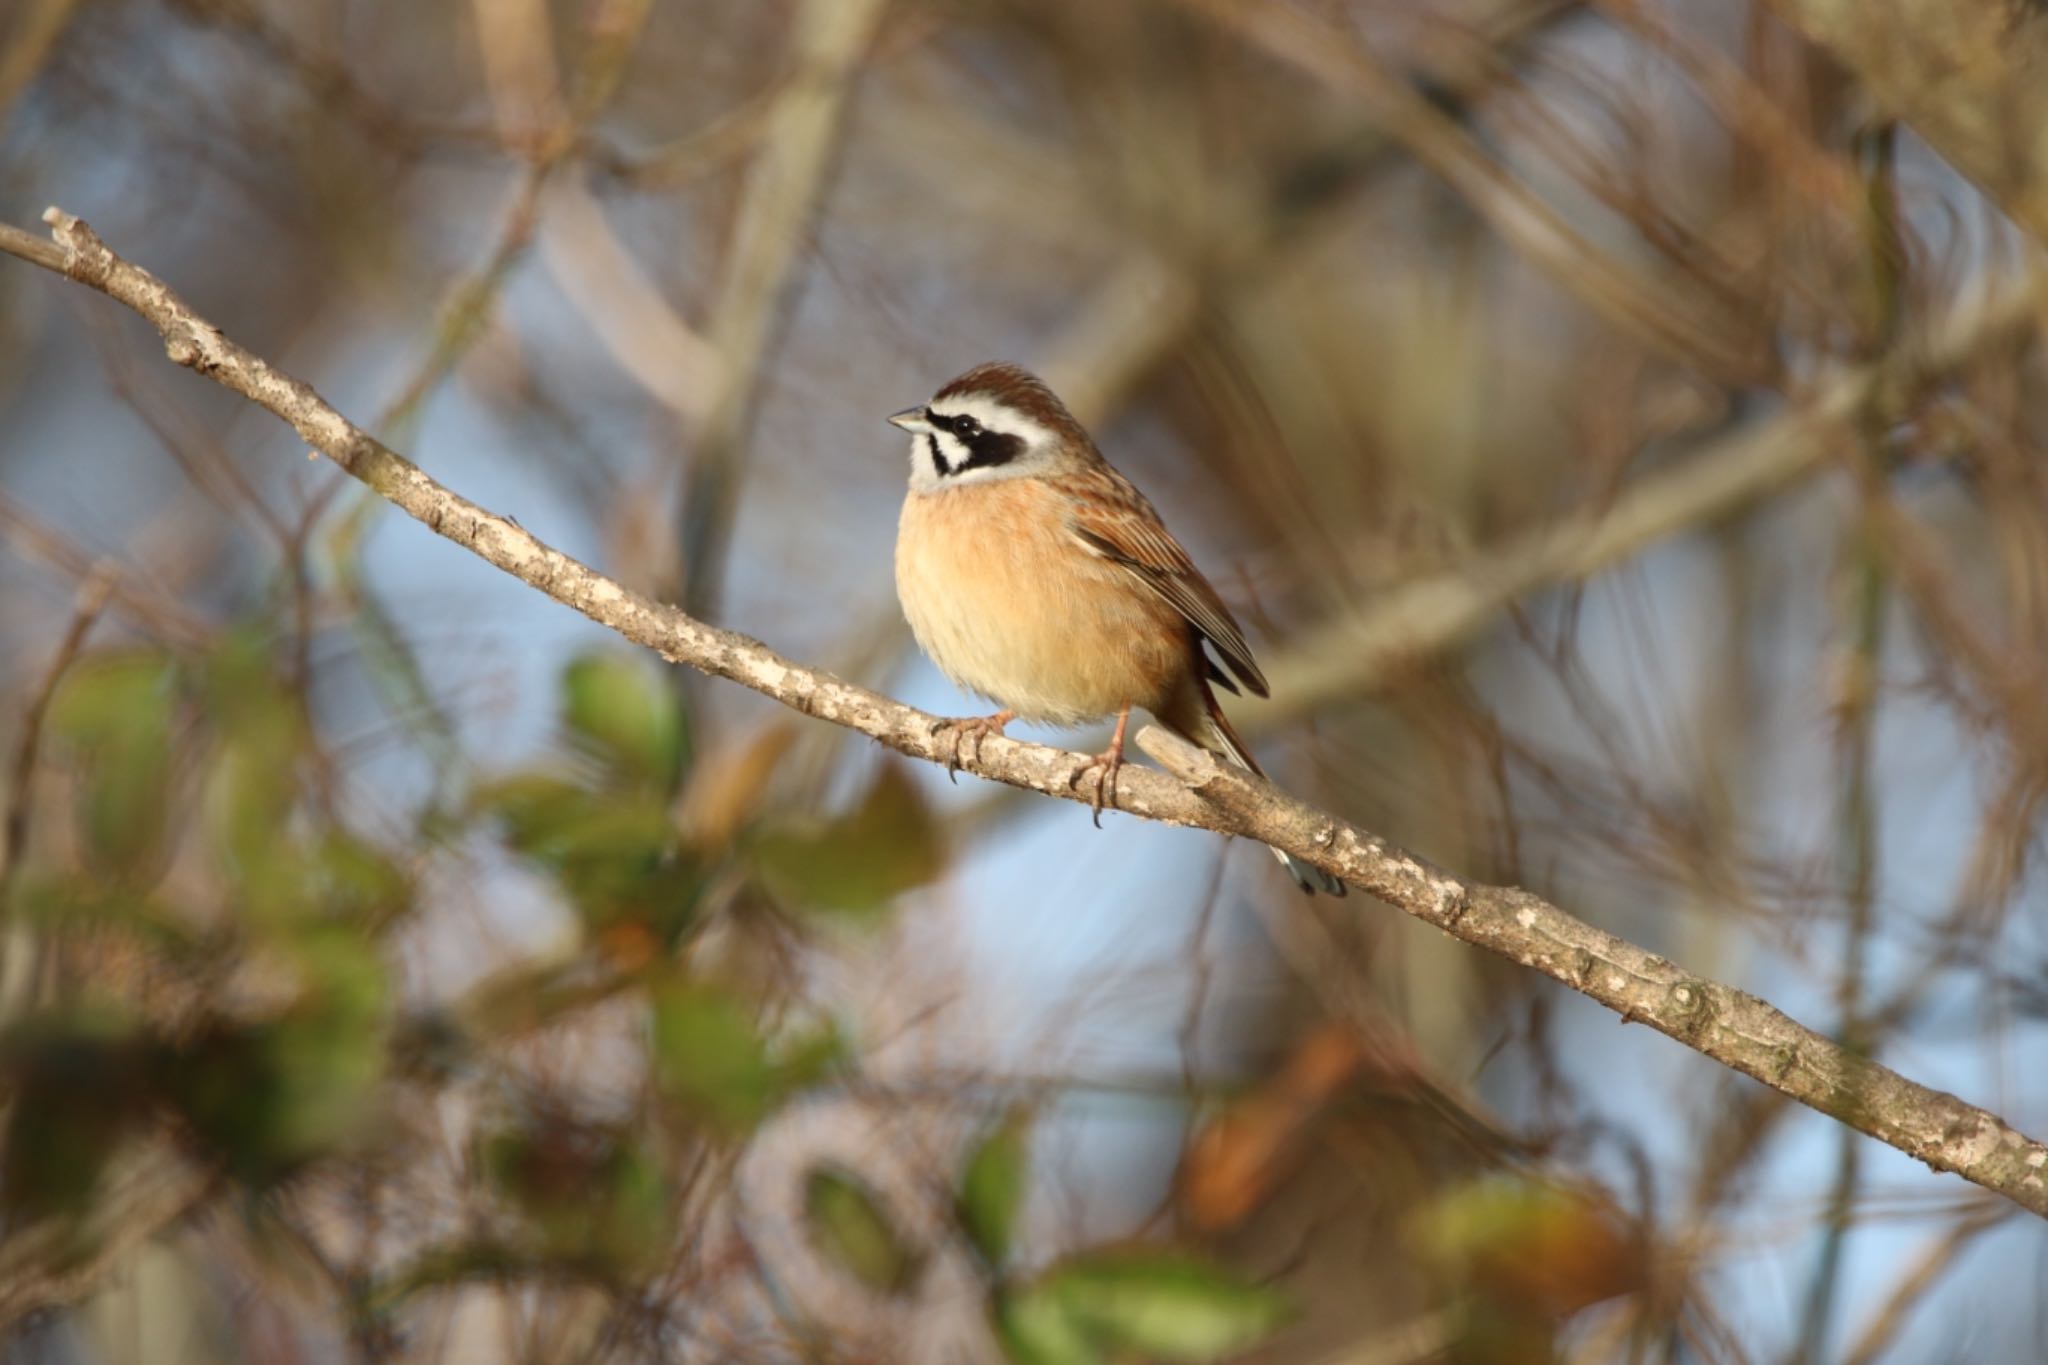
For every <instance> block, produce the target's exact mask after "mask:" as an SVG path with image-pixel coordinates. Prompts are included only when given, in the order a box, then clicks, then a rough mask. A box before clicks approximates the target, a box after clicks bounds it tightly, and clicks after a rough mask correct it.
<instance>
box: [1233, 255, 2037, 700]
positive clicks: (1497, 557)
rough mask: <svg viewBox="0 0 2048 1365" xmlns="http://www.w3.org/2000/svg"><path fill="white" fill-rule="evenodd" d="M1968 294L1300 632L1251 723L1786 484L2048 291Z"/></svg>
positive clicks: (2007, 285)
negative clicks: (1685, 451) (1620, 487)
mask: <svg viewBox="0 0 2048 1365" xmlns="http://www.w3.org/2000/svg"><path fill="white" fill-rule="evenodd" d="M1973 292H1974V293H1975V296H1976V297H1975V299H1974V301H1973V302H1966V303H1963V304H1959V305H1957V306H1956V307H1955V308H1953V309H1952V310H1951V311H1950V312H1949V314H1948V315H1947V316H1945V317H1944V318H1942V319H1941V320H1940V321H1939V322H1937V323H1934V324H1933V325H1931V326H1930V327H1928V328H1927V329H1926V330H1925V331H1924V332H1922V333H1918V334H1916V337H1915V339H1913V340H1911V341H1907V342H1902V343H1901V345H1900V347H1899V348H1898V350H1897V351H1895V352H1894V353H1893V354H1891V355H1890V356H1888V357H1887V358H1885V359H1884V360H1882V361H1879V362H1875V363H1872V364H1868V365H1858V366H1855V367H1852V368H1849V369H1846V370H1844V371H1842V372H1841V373H1839V374H1837V375H1834V376H1832V377H1830V378H1828V379H1827V380H1825V381H1823V382H1821V383H1819V384H1818V385H1816V386H1815V388H1814V391H1813V392H1812V393H1811V395H1809V396H1807V397H1806V398H1804V399H1802V400H1798V401H1797V402H1796V403H1795V405H1794V406H1792V407H1791V408H1789V409H1788V410H1787V411H1785V412H1783V413H1782V414H1780V415H1778V416H1776V417H1773V418H1772V419H1770V420H1769V421H1766V422H1763V423H1760V424H1757V425H1755V426H1753V427H1745V428H1743V429H1742V430H1740V431H1737V432H1735V433H1733V434H1731V435H1729V436H1727V437H1724V438H1721V439H1719V440H1716V441H1713V442H1711V443H1709V444H1708V445H1707V446H1705V447H1704V448H1702V449H1700V450H1697V451H1695V452H1694V453H1693V454H1691V455H1689V456H1687V457H1686V458H1684V459H1682V460H1679V461H1676V462H1674V463H1673V464H1672V465H1671V466H1670V467H1669V468H1666V469H1661V470H1659V471H1657V472H1656V473H1653V474H1648V475H1645V476H1644V477H1643V478H1641V479H1640V480H1637V481H1636V482H1634V483H1632V484H1631V485H1630V486H1629V487H1628V489H1627V491H1626V492H1624V493H1623V494H1622V495H1621V496H1620V497H1619V498H1618V499H1616V500H1615V501H1614V502H1613V503H1612V504H1611V505H1608V506H1606V507H1600V506H1588V507H1587V508H1586V509H1584V510H1583V511H1579V512H1577V513H1574V514H1572V515H1570V516H1567V517H1565V518H1563V519H1561V520H1559V521H1556V522H1553V523H1550V524H1546V525H1540V526H1536V527H1534V528H1532V529H1530V530H1527V531H1524V532H1521V533H1520V534H1517V535H1515V536H1512V537H1510V538H1509V539H1507V540H1506V541H1504V542H1503V543H1502V544H1500V545H1499V546H1498V547H1496V548H1494V549H1492V550H1490V551H1488V552H1487V553H1485V554H1482V555H1477V556H1474V557H1472V558H1470V559H1468V560H1467V561H1466V562H1465V563H1463V564H1460V565H1457V566H1455V567H1452V568H1449V569H1445V570H1444V571H1442V572H1441V573H1435V574H1431V575H1429V576H1427V577H1424V578H1418V579H1415V580H1414V581H1412V582H1408V583H1404V584H1401V585H1399V586H1397V587H1394V588H1391V589H1389V590H1387V591H1385V592H1381V593H1378V594H1376V595H1375V596H1374V597H1373V599H1372V600H1371V601H1370V602H1369V603H1366V604H1364V605H1363V606H1361V607H1360V608H1359V609H1358V610H1357V611H1354V612H1346V613H1343V614H1340V615H1338V616H1336V617H1334V618H1332V619H1331V620H1329V621H1327V622H1324V623H1322V624H1320V625H1318V626H1316V627H1314V628H1313V629H1312V630H1308V631H1305V632H1303V633H1302V634H1301V636H1300V637H1299V638H1298V639H1296V640H1295V641H1294V642H1293V643H1292V644H1290V645H1289V646H1288V648H1287V649H1285V650H1284V651H1282V652H1281V653H1280V654H1279V655H1278V656H1276V657H1275V658H1274V659H1273V660H1272V662H1271V663H1270V665H1269V666H1268V667H1267V669H1266V673H1267V675H1268V676H1269V677H1270V678H1272V680H1273V698H1274V700H1273V703H1272V705H1270V706H1265V707H1261V708H1260V710H1259V713H1258V715H1257V716H1256V717H1251V718H1249V719H1250V720H1251V722H1252V725H1253V728H1254V729H1262V728H1265V727H1267V726H1270V725H1278V724H1282V723H1284V722H1285V721H1287V720H1290V719H1293V718H1296V717H1299V716H1301V715H1305V714H1308V713H1310V712H1312V711H1315V710H1317V709H1318V708H1320V707H1323V706H1327V705H1328V704H1329V703H1330V702H1332V701H1334V700H1336V699H1338V698H1340V697H1346V696H1355V695H1357V694H1358V693H1359V692H1361V691H1366V690H1369V689H1371V688H1373V687H1375V686H1376V685H1378V684H1379V683H1380V682H1381V681H1382V680H1383V679H1384V678H1385V677H1386V676H1387V675H1388V674H1389V673H1391V672H1393V671H1394V670H1396V669H1398V668H1400V667H1402V666H1404V665H1405V664H1408V663H1411V662H1412V661H1414V660H1416V659H1421V658H1426V657H1428V656H1430V655H1432V654H1434V653H1437V652H1438V651H1441V650H1443V649H1446V648H1449V647H1450V646H1452V645H1454V644H1456V643H1457V642H1458V641H1460V640H1462V639H1464V638H1465V637H1467V636H1468V635H1470V634H1472V633H1473V632H1475V631H1476V630H1478V629H1479V628H1480V627H1482V626H1484V625H1485V624H1486V623H1487V622H1489V621H1491V620H1493V619H1494V617H1495V616H1496V615H1498V614H1499V613H1500V612H1501V611H1502V610H1503V609H1504V608H1506V607H1507V606H1508V605H1509V604H1511V603H1513V602H1514V601H1516V600H1517V599H1518V598H1521V597H1524V596H1526V595H1527V594H1529V593H1531V592H1534V591H1536V590H1538V589H1541V588H1545V587H1550V586H1553V585H1556V584H1560V583H1572V582H1578V581H1580V580H1582V579H1586V578H1590V577H1591V576H1593V575H1594V574H1595V573H1598V572H1599V571H1600V570H1602V569H1604V568H1606V567H1608V566H1609V565H1612V564H1615V563H1617V562H1619V561H1621V560H1623V559H1626V558H1627V557H1629V556H1630V555H1633V554H1635V553H1637V552H1638V551H1640V550H1642V549H1644V548H1645V547H1647V546H1650V545H1654V544H1656V543H1657V542H1659V541H1661V540H1664V539H1666V538H1668V537H1670V536H1672V535H1675V534H1677V533H1679V532H1681V531H1687V530H1692V529H1695V528H1698V527H1701V526H1704V525H1706V524H1708V523H1710V522H1712V521H1713V520H1715V519H1716V518H1717V517H1721V516H1725V515H1727V514H1729V513H1731V512H1734V511H1736V510H1738V509H1740V508H1742V507H1745V506H1747V505H1749V504H1751V503H1753V502H1755V501H1756V500H1757V499H1758V498H1761V497H1763V496H1764V495H1766V494H1768V493H1770V492H1772V491H1774V490H1776V489H1779V488H1782V487H1784V486H1785V485H1786V484H1788V483H1791V482H1793V481H1794V480H1796V479H1798V478H1800V477H1801V476H1803V475H1805V474H1808V473H1810V472H1811V471H1812V470H1813V469H1814V468H1815V467H1816V466H1818V465H1820V464H1821V463H1822V462H1823V461H1824V460H1825V459H1826V458H1827V455H1828V452H1829V451H1830V450H1831V449H1833V448H1834V447H1835V444H1836V443H1837V442H1838V441H1840V440H1841V439H1843V438H1845V437H1847V436H1850V435H1852V434H1854V433H1855V431H1856V429H1857V422H1858V420H1859V419H1860V418H1863V417H1865V415H1866V414H1868V412H1869V410H1870V406H1871V403H1872V401H1873V399H1874V398H1877V397H1879V396H1881V395H1886V396H1888V395H1896V394H1898V393H1902V392H1907V391H1910V390H1912V389H1914V388H1917V387H1920V386H1923V385H1926V384H1929V383H1932V382H1934V381H1936V380H1938V379H1941V378H1943V377H1945V376H1946V375H1948V374H1949V373H1951V372H1952V371H1954V370H1955V369H1956V368H1957V367H1959V366H1960V365H1962V364H1963V363H1964V362H1966V361H1968V360H1970V359H1971V358H1973V357H1975V356H1979V355H1982V354H1984V353H1985V352H1987V351H1989V350H1991V349H1993V348H1995V347H1997V346H2000V345H2004V344H2009V343H2010V342H2012V341H2014V340H2016V339H2017V338H2019V337H2020V336H2022V335H2024V334H2025V333H2026V332H2027V331H2028V330H2029V329H2030V328H2032V327H2033V326H2034V325H2035V324H2036V323H2037V322H2038V321H2039V320H2040V317H2041V314H2042V308H2043V300H2044V295H2043V291H2042V290H2041V289H2040V288H2039V287H2038V286H2034V285H2032V284H2031V283H2030V282H2029V283H2023V284H2019V285H2018V286H2017V287H2016V284H2015V282H2013V281H2010V280H1990V279H1987V280H1986V281H1985V282H1984V287H1983V288H1982V289H1980V290H1977V291H1973Z"/></svg>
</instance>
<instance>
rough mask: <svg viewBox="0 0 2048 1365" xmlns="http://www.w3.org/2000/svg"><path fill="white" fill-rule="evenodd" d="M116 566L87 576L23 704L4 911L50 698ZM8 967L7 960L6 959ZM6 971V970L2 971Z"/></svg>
mask: <svg viewBox="0 0 2048 1365" xmlns="http://www.w3.org/2000/svg"><path fill="white" fill-rule="evenodd" d="M114 578H115V569H114V566H113V565H112V564H107V563H101V564H99V565H96V566H95V567H94V568H93V571H92V572H91V573H90V574H88V575H86V579H85V581H84V582H83V583H81V584H79V585H78V599H77V605H76V606H75V607H74V608H73V609H72V613H71V624H70V625H69V626H67V627H66V628H65V631H64V635H63V638H62V639H60V640H58V641H57V648H56V649H55V650H54V651H52V652H51V654H50V662H49V663H48V664H46V665H45V666H44V668H43V675H42V678H41V680H40V681H39V682H37V684H36V689H35V691H34V692H32V693H30V694H29V699H28V705H27V706H26V707H24V708H23V709H22V714H21V732H20V733H19V734H17V735H16V736H15V737H14V756H13V759H12V761H11V762H9V763H8V765H7V773H8V779H7V791H6V804H5V805H4V806H0V811H4V812H5V814H4V815H0V916H4V915H5V914H6V910H7V889H8V886H9V885H10V884H11V882H12V881H13V878H14V872H15V869H16V868H17V867H19V866H20V865H21V855H22V850H23V849H24V848H26V847H27V846H28V834H29V812H30V811H31V809H32V808H33V804H34V803H33V802H31V801H30V800H29V787H30V786H31V784H33V783H34V781H35V775H36V758H37V755H38V754H39V753H40V752H41V750H42V741H43V716H44V714H45V713H46V712H47V711H48V710H49V709H50V698H51V697H53V696H55V695H56V692H57V684H58V682H59V681H60V680H61V679H62V678H63V676H64V671H65V670H66V669H68V668H70V667H71V661H72V660H73V659H76V658H77V657H78V651H79V650H80V649H81V648H82V647H83V646H84V644H85V637H86V633H87V632H89V631H90V630H91V629H92V627H93V623H94V622H95V621H97V620H99V619H100V612H102V611H103V610H105V609H106V605H107V598H108V597H109V596H110V595H112V593H113V591H114ZM0 966H4V964H0ZM0 975H4V970H0Z"/></svg>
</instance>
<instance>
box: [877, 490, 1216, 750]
mask: <svg viewBox="0 0 2048 1365" xmlns="http://www.w3.org/2000/svg"><path fill="white" fill-rule="evenodd" d="M1054 496H1056V495H1054V494H1052V493H1050V492H1049V491H1047V490H1046V489H1045V488H1044V487H1043V486H1042V485H1040V484H1038V483H1036V482H1035V481H1033V480H1029V479H1005V480H1000V481H997V482H990V483H979V484H969V485H967V486H964V487H960V488H952V489H944V490H941V491H939V492H936V493H924V494H920V493H912V494H911V495H910V496H909V498H908V499H907V500H906V501H905V502H904V504H903V518H902V521H901V523H900V525H899V527H898V529H897V538H896V593H897V596H898V597H899V598H901V599H902V602H903V614H904V616H905V617H907V618H908V619H909V621H910V628H911V630H912V631H913V632H914V633H915V634H916V636H917V642H918V644H919V645H920V646H922V647H923V649H924V652H925V653H926V654H927V655H929V656H930V657H931V660H932V662H933V663H935V664H937V665H938V666H939V669H940V671H941V672H943V673H945V675H946V676H947V677H949V678H951V679H952V680H953V681H954V682H955V683H958V684H959V685H960V686H961V687H963V688H966V689H967V690H968V691H971V692H975V693H978V694H980V695H981V696H984V697H987V698H988V699H989V700H991V701H993V702H994V703H995V704H996V705H997V706H1000V707H1004V708H1006V709H1008V710H1011V711H1015V712H1016V713H1017V714H1018V715H1019V716H1021V717H1022V718H1024V719H1025V720H1029V721H1037V722H1040V723H1043V724H1049V725H1078V724H1081V723H1083V722H1085V721H1090V720H1097V719H1100V718H1101V717H1104V716H1108V715H1113V714H1115V713H1116V712H1118V711H1120V710H1122V709H1123V708H1124V707H1126V706H1132V705H1136V706H1141V707H1144V708H1145V709H1146V710H1148V711H1153V712H1155V713H1156V712H1157V711H1158V710H1159V709H1160V706H1161V705H1162V704H1164V703H1165V702H1166V701H1167V700H1168V699H1169V698H1171V697H1173V696H1175V695H1176V694H1177V692H1178V690H1179V684H1180V683H1181V681H1182V678H1183V675H1184V674H1185V673H1186V671H1187V667H1188V660H1189V658H1190V657H1191V654H1192V647H1193V641H1192V638H1191V636H1190V635H1189V632H1188V626H1187V623H1186V622H1185V621H1184V620H1183V619H1182V618H1181V616H1180V614H1179V613H1178V612H1176V611H1174V610H1173V608H1172V607H1170V606H1168V605H1167V604H1166V603H1165V602H1163V601H1161V600H1160V599H1158V598H1156V597H1154V596H1153V595H1152V594H1151V593H1150V592H1148V591H1147V590H1146V589H1145V588H1144V586H1143V585H1142V584H1140V583H1139V582H1138V581H1137V580H1136V579H1134V578H1133V577H1132V576H1131V575H1130V573H1129V572H1128V571H1127V570H1125V569H1122V568H1119V567H1118V566H1116V565H1115V564H1112V563H1110V562H1109V561H1107V560H1104V559H1100V558H1097V557H1096V556H1094V555H1091V554H1089V553H1088V551H1086V550H1085V549H1083V548H1082V547H1081V545H1080V544H1079V543H1078V542H1077V541H1075V540H1074V539H1073V538H1072V536H1071V535H1070V534H1069V533H1068V532H1067V530H1066V528H1065V521H1064V518H1063V517H1061V516H1059V515H1057V513H1056V512H1055V511H1054V510H1053V509H1050V508H1048V506H1047V500H1048V499H1050V498H1052V497H1054Z"/></svg>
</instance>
